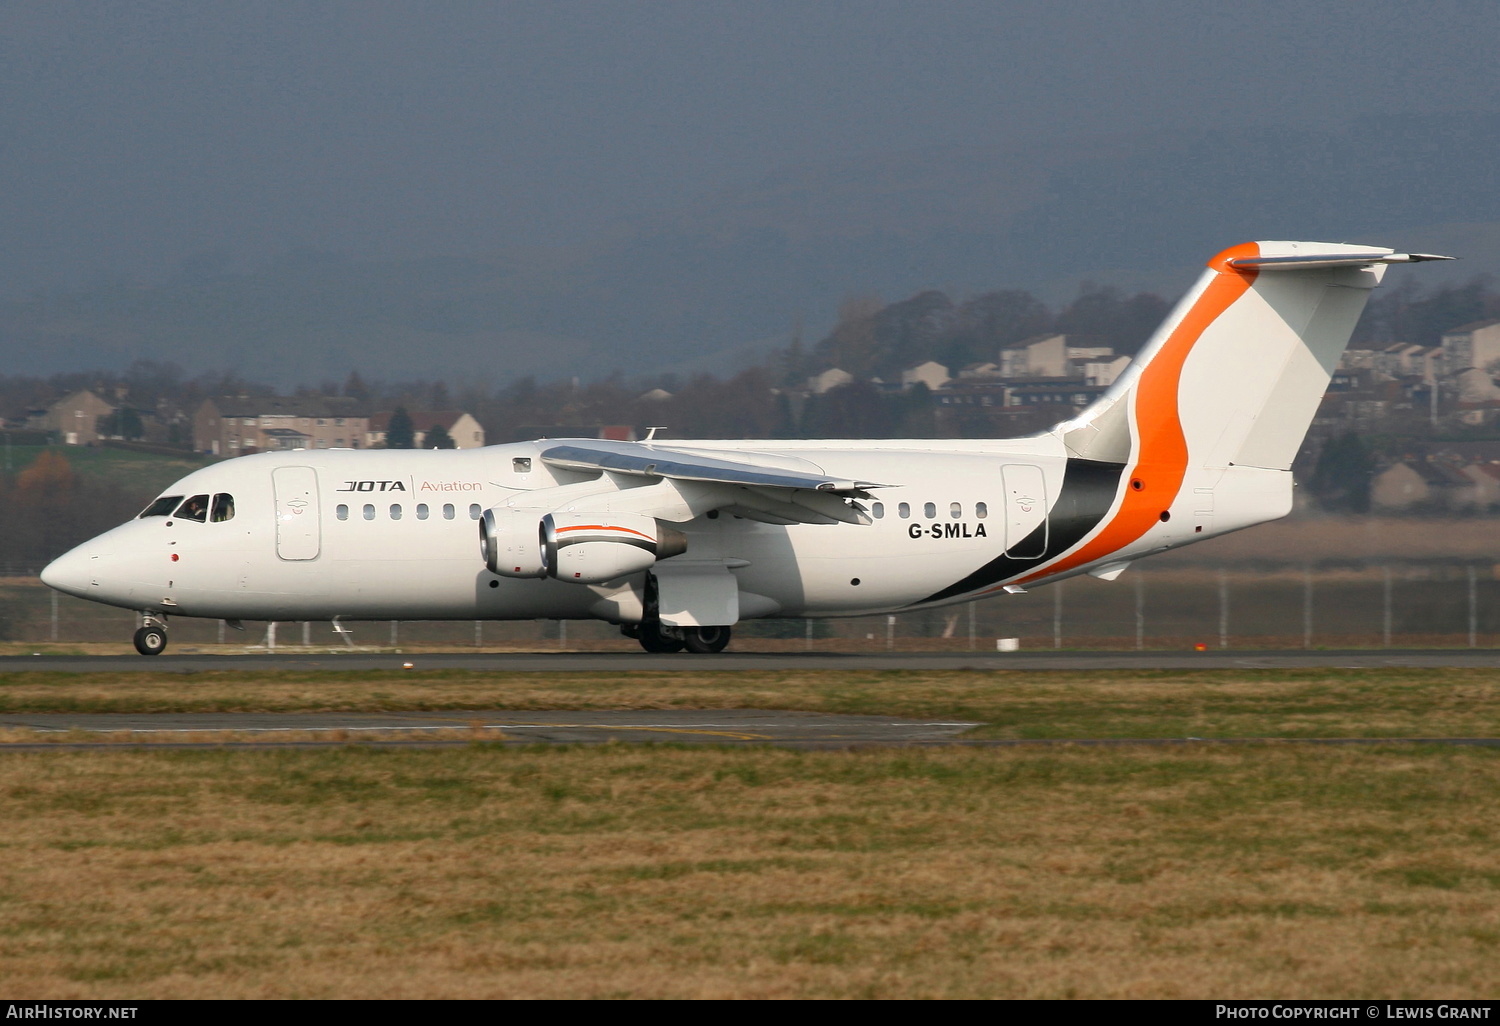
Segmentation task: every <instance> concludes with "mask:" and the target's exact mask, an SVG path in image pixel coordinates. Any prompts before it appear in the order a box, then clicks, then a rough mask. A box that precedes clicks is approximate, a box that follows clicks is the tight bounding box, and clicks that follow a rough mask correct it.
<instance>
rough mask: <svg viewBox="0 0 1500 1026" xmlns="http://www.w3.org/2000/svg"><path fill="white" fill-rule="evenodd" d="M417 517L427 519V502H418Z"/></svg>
mask: <svg viewBox="0 0 1500 1026" xmlns="http://www.w3.org/2000/svg"><path fill="white" fill-rule="evenodd" d="M417 519H418V520H426V519H427V503H425V502H419V503H417Z"/></svg>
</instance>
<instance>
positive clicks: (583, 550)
mask: <svg viewBox="0 0 1500 1026" xmlns="http://www.w3.org/2000/svg"><path fill="white" fill-rule="evenodd" d="M541 537H542V548H543V550H544V555H543V561H544V563H545V566H546V571H547V573H548V574H550V575H551V576H553V577H556V578H557V579H558V580H559V581H571V582H573V583H575V584H602V583H603V582H605V581H612V580H614V579H615V578H617V577H624V576H625V575H626V574H633V573H638V572H640V571H642V570H645V569H647V568H648V567H650V566H651V565H652V564H653V563H655V562H656V561H657V560H658V559H666V558H667V557H669V556H675V555H677V554H679V553H682V552H686V551H687V536H686V535H684V534H683V533H682V532H681V531H678V530H676V529H675V528H672V527H668V526H667V525H666V524H664V523H662V522H661V521H660V520H657V519H656V518H655V517H648V516H645V515H643V514H640V513H561V512H558V513H548V514H547V515H546V516H544V517H542V524H541Z"/></svg>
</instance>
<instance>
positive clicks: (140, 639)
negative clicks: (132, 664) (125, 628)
mask: <svg viewBox="0 0 1500 1026" xmlns="http://www.w3.org/2000/svg"><path fill="white" fill-rule="evenodd" d="M131 640H133V641H134V642H135V650H136V651H137V652H139V653H140V654H141V655H146V656H154V655H161V654H162V652H163V651H164V650H165V649H166V647H167V625H166V624H164V623H161V622H160V621H158V620H147V621H146V624H145V626H143V627H142V628H141V629H140V630H138V631H136V632H135V637H134V638H132V639H131Z"/></svg>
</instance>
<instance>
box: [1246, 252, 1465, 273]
mask: <svg viewBox="0 0 1500 1026" xmlns="http://www.w3.org/2000/svg"><path fill="white" fill-rule="evenodd" d="M1452 259H1454V258H1453V257H1450V256H1438V255H1437V254H1436V253H1391V252H1387V251H1385V250H1374V251H1371V252H1368V253H1299V254H1297V255H1295V256H1243V257H1235V258H1233V259H1232V260H1229V261H1227V263H1228V264H1229V266H1230V267H1238V268H1240V269H1242V270H1250V269H1254V270H1257V271H1311V270H1315V269H1317V268H1320V267H1368V266H1369V265H1370V264H1415V263H1421V262H1422V261H1424V260H1452Z"/></svg>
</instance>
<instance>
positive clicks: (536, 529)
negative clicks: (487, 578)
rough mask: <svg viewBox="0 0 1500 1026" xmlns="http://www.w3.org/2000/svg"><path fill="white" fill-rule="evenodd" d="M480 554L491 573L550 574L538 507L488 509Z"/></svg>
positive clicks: (482, 525) (483, 520) (481, 528)
mask: <svg viewBox="0 0 1500 1026" xmlns="http://www.w3.org/2000/svg"><path fill="white" fill-rule="evenodd" d="M479 556H480V558H481V559H483V560H484V565H485V566H487V567H489V568H490V573H494V574H499V575H500V576H501V577H546V576H547V563H546V551H545V549H544V548H543V546H542V525H541V518H540V517H538V516H537V514H536V510H525V509H487V510H485V511H484V516H482V517H480V518H479Z"/></svg>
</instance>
